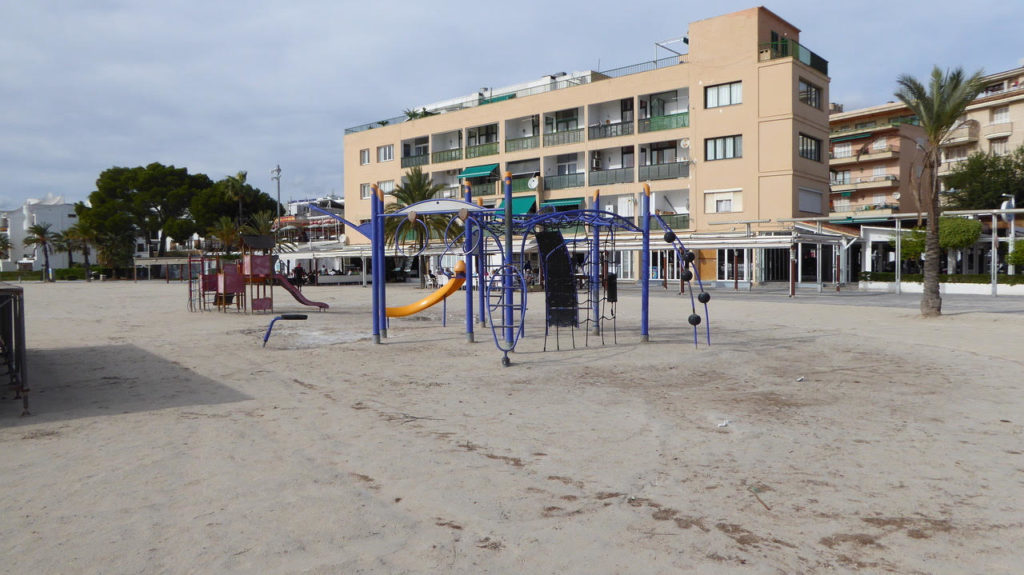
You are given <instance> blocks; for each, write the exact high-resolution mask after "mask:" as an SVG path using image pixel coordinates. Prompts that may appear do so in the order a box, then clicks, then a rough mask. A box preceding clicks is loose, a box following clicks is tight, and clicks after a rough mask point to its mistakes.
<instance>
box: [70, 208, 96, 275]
mask: <svg viewBox="0 0 1024 575" xmlns="http://www.w3.org/2000/svg"><path fill="white" fill-rule="evenodd" d="M64 235H65V236H67V237H68V238H69V239H70V240H71V244H72V245H73V246H74V248H75V249H77V250H78V251H80V252H82V259H84V260H85V263H84V264H83V265H84V266H85V281H92V270H91V269H90V268H91V266H90V264H89V242H94V241H96V233H95V232H94V231H93V230H92V228H90V227H89V225H88V224H86V223H84V222H83V221H82V220H79V221H78V222H77V223H75V224H74V225H72V226H71V227H69V228H68V229H66V230H64Z"/></svg>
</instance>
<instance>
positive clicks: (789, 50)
mask: <svg viewBox="0 0 1024 575" xmlns="http://www.w3.org/2000/svg"><path fill="white" fill-rule="evenodd" d="M789 57H793V58H796V59H797V60H798V61H800V62H802V63H804V64H806V65H808V66H810V67H811V68H814V69H815V70H817V71H819V72H821V73H822V74H824V75H826V76H828V60H826V59H824V58H822V57H821V56H819V55H817V54H815V53H814V52H811V51H810V50H808V49H807V48H806V47H804V46H801V45H800V44H799V43H798V42H794V41H793V40H788V39H783V40H779V41H777V42H765V43H763V44H761V45H760V46H759V47H758V52H757V59H758V61H759V62H766V61H768V60H775V59H778V58H789Z"/></svg>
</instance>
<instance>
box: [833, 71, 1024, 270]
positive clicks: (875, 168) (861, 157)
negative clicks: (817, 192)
mask: <svg viewBox="0 0 1024 575" xmlns="http://www.w3.org/2000/svg"><path fill="white" fill-rule="evenodd" d="M984 81H985V85H986V87H985V90H984V91H983V92H982V93H981V94H980V95H979V96H978V98H977V99H976V100H975V101H974V102H973V103H972V104H971V105H970V106H968V107H967V111H966V113H965V114H964V117H963V118H962V122H961V123H960V124H959V126H958V127H957V128H956V129H954V130H953V131H952V132H951V133H950V135H949V137H947V138H946V140H945V141H944V142H943V144H942V164H941V165H940V166H939V171H938V173H939V177H940V178H941V177H942V176H943V175H946V174H949V173H951V172H952V171H953V170H954V169H955V168H956V166H957V164H958V163H959V162H962V161H964V160H966V159H967V157H968V156H970V155H971V154H973V153H976V152H983V153H989V154H997V155H999V154H1008V153H1010V152H1011V151H1013V150H1015V149H1016V148H1018V147H1020V146H1021V145H1024V67H1022V68H1015V69H1013V70H1008V71H1005V72H1000V73H997V74H991V75H989V76H986V77H985V79H984ZM894 90H895V88H894ZM832 108H833V109H832V114H831V115H830V116H829V123H830V134H829V169H830V183H831V193H830V194H829V195H830V205H829V215H830V217H831V221H832V222H834V223H843V222H852V221H853V220H854V219H856V223H857V224H858V225H859V226H861V230H860V234H861V237H862V242H861V244H862V245H853V246H851V247H850V249H849V253H850V257H849V274H850V277H851V278H855V277H856V275H857V273H858V272H860V271H873V270H874V271H893V270H892V268H893V266H894V265H895V264H894V262H895V256H894V254H893V248H892V246H891V245H889V238H890V237H891V235H892V232H891V229H890V228H891V226H892V225H893V223H892V221H890V220H889V219H888V218H887V216H889V215H890V214H893V213H898V212H903V213H916V212H918V211H923V210H925V209H926V208H925V207H924V205H923V199H922V198H921V196H920V193H921V190H922V187H921V167H922V165H923V150H922V149H921V148H920V147H919V146H918V140H919V139H920V138H923V137H924V132H923V130H922V129H921V128H920V126H919V125H918V120H917V118H916V117H915V116H914V115H913V114H912V113H911V112H910V110H909V109H908V108H907V107H906V106H904V105H903V103H902V102H889V103H886V104H883V105H879V106H872V107H869V108H862V109H859V110H851V111H849V112H846V111H843V110H841V109H840V108H839V106H838V105H837V104H832ZM1015 127H1016V129H1015ZM924 185H925V186H927V185H928V177H927V174H925V181H924ZM940 186H942V182H941V179H940ZM942 187H943V189H944V188H945V186H942ZM874 216H877V217H874ZM970 252H971V254H973V255H974V257H973V259H972V261H970V262H967V265H966V268H965V269H967V270H968V271H971V272H981V271H983V269H982V268H983V265H982V264H981V263H979V262H980V260H981V258H982V255H983V254H982V252H983V250H981V249H978V250H971V251H970ZM974 252H977V254H974ZM974 260H977V261H974Z"/></svg>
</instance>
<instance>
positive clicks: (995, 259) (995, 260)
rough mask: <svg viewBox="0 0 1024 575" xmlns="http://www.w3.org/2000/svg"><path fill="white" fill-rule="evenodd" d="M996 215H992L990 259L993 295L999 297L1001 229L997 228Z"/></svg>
mask: <svg viewBox="0 0 1024 575" xmlns="http://www.w3.org/2000/svg"><path fill="white" fill-rule="evenodd" d="M996 225H997V222H996V215H995V214H994V213H993V214H992V255H991V257H989V268H991V270H992V295H997V294H996V292H997V291H998V290H997V288H996V286H998V285H999V277H998V276H997V274H996V272H997V271H999V265H998V264H999V228H998V227H996Z"/></svg>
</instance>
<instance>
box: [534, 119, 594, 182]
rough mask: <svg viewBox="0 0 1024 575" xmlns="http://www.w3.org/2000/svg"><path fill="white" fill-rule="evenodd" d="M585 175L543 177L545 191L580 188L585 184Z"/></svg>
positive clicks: (581, 173)
mask: <svg viewBox="0 0 1024 575" xmlns="http://www.w3.org/2000/svg"><path fill="white" fill-rule="evenodd" d="M581 132H582V130H581ZM586 176H587V175H586V174H585V173H583V172H580V173H578V174H565V175H563V176H545V177H544V189H545V190H564V189H566V188H582V187H583V186H585V185H587V184H586Z"/></svg>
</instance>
